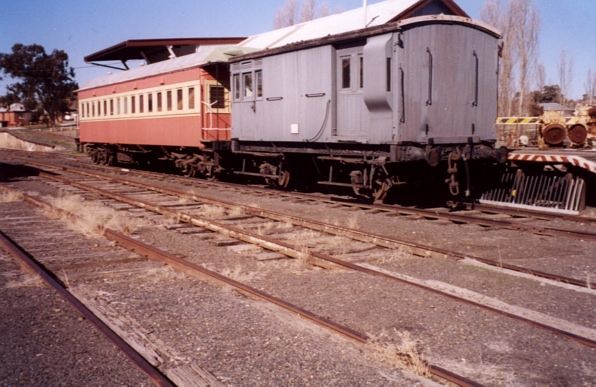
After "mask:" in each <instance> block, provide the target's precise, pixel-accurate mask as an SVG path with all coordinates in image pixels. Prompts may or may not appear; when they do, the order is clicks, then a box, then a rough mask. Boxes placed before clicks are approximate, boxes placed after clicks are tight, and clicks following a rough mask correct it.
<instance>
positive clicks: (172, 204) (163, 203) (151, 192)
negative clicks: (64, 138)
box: [44, 169, 593, 347]
mask: <svg viewBox="0 0 596 387" xmlns="http://www.w3.org/2000/svg"><path fill="white" fill-rule="evenodd" d="M56 172H60V173H62V172H66V170H62V172H61V171H60V170H59V169H58V170H56ZM84 173H85V174H86V175H79V176H78V178H77V177H75V178H76V179H77V180H78V181H80V182H82V183H76V184H92V185H98V186H100V187H102V188H106V189H108V190H109V191H113V192H119V193H120V194H122V195H123V196H129V195H131V196H133V197H134V196H137V195H138V196H141V197H142V198H144V199H143V200H139V198H138V197H137V198H136V199H132V200H134V201H138V202H140V203H143V204H142V208H145V209H149V210H155V209H159V207H163V208H162V209H163V210H165V211H164V213H166V214H167V213H169V216H174V217H175V218H178V219H179V220H182V221H188V222H189V223H190V224H197V223H196V220H197V219H193V218H192V217H185V216H184V214H180V211H179V210H180V209H182V210H184V208H192V207H195V208H196V207H198V206H205V205H209V206H219V207H224V208H227V209H233V208H237V207H238V206H237V205H235V204H234V203H221V202H219V203H216V201H211V202H209V201H208V200H207V199H208V198H201V197H200V195H192V194H191V195H190V196H188V194H187V196H186V197H184V199H186V200H191V199H192V200H193V202H192V203H188V202H187V203H181V202H180V200H179V199H180V197H183V196H181V195H179V192H178V193H176V192H171V191H170V192H168V188H165V187H164V186H160V187H151V186H149V185H143V184H142V183H139V182H137V183H132V182H129V184H124V183H123V182H118V180H119V178H115V177H114V176H103V177H102V176H101V174H98V173H90V172H88V171H84ZM94 175H96V176H94ZM48 176H51V173H50V174H49V175H48ZM75 176H76V175H75ZM100 177H102V179H101V180H98V179H99V178H100ZM44 178H45V175H44ZM54 178H56V179H58V180H59V178H58V177H55V176H54ZM94 181H95V183H94ZM71 183H72V182H71V181H62V182H61V184H64V187H67V185H71ZM120 183H123V184H121V185H119V184H120ZM81 188H82V187H81ZM95 188H96V189H98V188H97V187H95ZM155 188H159V189H161V192H157V193H156V191H158V190H156V189H155ZM93 191H95V189H94V190H93ZM95 194H99V191H95ZM166 195H169V196H170V197H167V196H166ZM91 196H93V195H91ZM104 197H107V196H105V195H104ZM151 199H156V200H155V202H156V203H151V202H153V201H154V200H151ZM125 204H126V206H129V207H132V206H133V203H130V202H125ZM151 206H155V207H156V208H152V207H151ZM250 210H251V209H250V208H243V209H242V211H241V212H236V213H235V214H232V215H230V216H224V219H223V220H224V223H225V222H228V223H232V225H233V226H235V227H236V228H243V229H244V228H245V227H238V225H239V224H238V223H237V222H239V221H247V223H248V224H250V223H253V224H254V223H257V224H258V223H261V224H263V222H262V221H261V222H259V221H257V222H255V219H254V218H255V216H257V215H259V216H265V215H270V216H279V215H283V214H275V213H274V212H270V214H266V213H267V212H268V211H265V210H262V209H257V208H252V211H253V212H252V213H251V212H250ZM231 212H234V211H231ZM219 213H220V214H222V213H221V212H219ZM203 215H204V214H203ZM267 219H268V220H267V221H268V222H269V221H271V218H267ZM199 220H200V219H199ZM221 220H222V219H218V220H216V221H213V222H212V223H217V222H221ZM278 220H279V222H281V223H292V221H293V222H294V223H292V224H295V223H299V222H298V219H293V220H292V219H288V217H279V219H278ZM313 223H316V222H313ZM198 225H199V226H201V227H206V226H207V227H212V226H209V225H206V224H204V223H200V222H199V223H198ZM216 225H217V224H216ZM327 226H330V225H324V224H323V225H318V226H316V227H321V228H322V229H325V228H326V227H327ZM274 228H275V227H271V229H272V230H273V229H274ZM314 228H315V227H314V226H313V227H312V228H310V229H311V230H312V229H314ZM245 229H250V227H246V228H245ZM338 229H341V228H340V227H338ZM338 229H334V228H333V227H331V229H330V231H331V233H334V232H335V233H336V234H334V235H337V236H340V235H341V233H340V230H338ZM253 230H254V229H253ZM232 231H237V230H232ZM240 231H243V230H240ZM244 231H245V230H244ZM348 231H349V230H348ZM224 233H227V232H226V231H224ZM257 234H258V233H257ZM226 235H229V236H232V235H233V234H231V233H227V234H226ZM265 236H267V235H265ZM343 236H344V237H345V235H343ZM264 239H265V241H264V242H260V243H265V244H266V243H271V242H272V241H271V240H270V239H271V238H264ZM360 242H363V241H360ZM389 242H393V243H395V241H389ZM363 243H368V242H363ZM380 243H381V244H383V243H388V242H387V241H385V242H380ZM390 246H392V247H385V248H386V249H390V248H396V245H395V244H393V245H390ZM282 247H284V246H282ZM286 247H288V246H286ZM289 247H291V246H289ZM363 249H364V251H365V252H370V251H372V250H371V249H369V246H363ZM412 249H413V247H412ZM282 250H283V249H282ZM281 253H282V251H281V250H280V254H281ZM301 253H302V255H301ZM418 253H419V254H420V255H421V256H428V254H429V253H428V251H426V252H425V251H422V250H421V251H418ZM291 254H295V258H296V257H297V258H299V259H307V260H312V261H314V262H315V263H317V264H319V265H320V266H323V267H333V266H334V265H337V264H338V262H333V260H331V261H329V260H325V259H321V258H326V256H325V254H321V256H316V254H313V251H311V250H309V251H308V254H307V255H306V257H305V255H304V251H303V250H300V251H295V252H294V253H291ZM431 254H434V256H439V255H438V253H437V252H436V251H435V252H434V253H431ZM332 258H333V257H332ZM339 263H340V265H341V262H339ZM348 263H350V262H348ZM330 264H331V265H330ZM349 266H350V265H348V266H342V267H344V268H350V267H349ZM356 266H361V265H356ZM362 266H363V268H364V269H366V270H365V271H364V272H365V273H368V270H372V271H378V270H377V268H374V267H372V268H370V267H367V265H362ZM368 274H370V273H368ZM395 274H396V273H383V272H380V274H377V273H374V274H373V275H374V276H380V277H381V278H386V277H385V275H388V276H389V277H390V278H389V279H390V280H391V281H395V279H393V278H391V277H394V276H395ZM406 279H407V278H406ZM527 322H529V321H527ZM530 323H531V325H536V324H535V322H530ZM537 326H540V325H539V324H538V325H537ZM547 329H548V328H547ZM549 331H551V332H556V331H552V330H550V329H549ZM558 334H560V335H564V336H567V337H571V338H574V339H575V340H579V342H581V343H582V344H585V345H588V346H590V347H592V346H593V340H591V341H590V339H589V338H588V340H587V341H586V340H585V339H586V337H583V338H581V337H579V338H578V337H574V335H575V333H573V332H572V335H569V334H568V333H565V332H558ZM579 336H581V334H580V335H579ZM588 336H589V333H588Z"/></svg>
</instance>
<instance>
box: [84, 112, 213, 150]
mask: <svg viewBox="0 0 596 387" xmlns="http://www.w3.org/2000/svg"><path fill="white" fill-rule="evenodd" d="M80 139H81V142H97V143H110V144H140V145H169V146H199V145H200V143H201V119H200V117H199V116H188V117H176V118H157V119H155V118H153V119H135V120H113V121H107V120H106V121H93V122H86V123H81V126H80Z"/></svg>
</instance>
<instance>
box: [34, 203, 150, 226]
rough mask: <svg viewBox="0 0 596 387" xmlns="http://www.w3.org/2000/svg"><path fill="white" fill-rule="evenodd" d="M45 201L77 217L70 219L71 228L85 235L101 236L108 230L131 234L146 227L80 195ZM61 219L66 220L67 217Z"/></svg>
mask: <svg viewBox="0 0 596 387" xmlns="http://www.w3.org/2000/svg"><path fill="white" fill-rule="evenodd" d="M45 200H46V201H47V202H49V203H50V204H51V205H52V206H54V207H56V208H59V209H61V210H63V211H65V212H67V213H70V214H73V215H75V218H74V219H71V218H69V219H68V220H69V226H70V227H71V228H72V229H73V230H75V231H79V232H82V233H84V234H85V235H96V234H101V233H102V231H103V230H104V229H106V228H110V229H113V230H116V231H120V232H123V233H127V234H130V233H132V232H134V231H135V230H136V229H138V228H140V227H142V226H145V223H144V222H143V221H141V220H140V219H134V218H131V217H130V216H129V215H127V214H126V213H121V212H118V211H116V210H115V209H113V208H110V207H107V206H104V205H102V204H97V203H94V202H89V201H86V200H85V199H84V198H82V197H81V196H78V195H66V196H60V197H46V198H45ZM61 217H63V218H66V217H67V215H63V216H61Z"/></svg>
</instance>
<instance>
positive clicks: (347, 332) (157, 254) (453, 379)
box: [0, 194, 481, 387]
mask: <svg viewBox="0 0 596 387" xmlns="http://www.w3.org/2000/svg"><path fill="white" fill-rule="evenodd" d="M23 199H24V200H25V201H27V202H29V203H31V204H34V205H36V206H38V207H43V208H49V209H52V210H53V211H56V212H60V213H62V214H63V215H66V216H68V217H69V218H73V217H75V215H74V214H71V213H68V212H66V211H64V210H61V209H57V208H54V207H53V206H52V205H50V204H49V203H47V202H45V201H43V200H40V199H37V198H34V197H32V196H29V195H27V194H23ZM2 235H3V234H2V232H1V231H0V245H1V242H2V238H1V237H2ZM103 235H104V236H105V237H106V238H107V239H109V240H111V241H114V242H116V243H118V244H119V245H121V246H122V247H124V248H126V249H128V250H130V251H133V252H135V253H137V254H139V255H142V256H145V257H147V258H149V259H152V260H154V261H157V262H161V263H166V264H168V265H170V266H172V267H173V268H175V269H177V270H179V271H182V272H184V273H186V274H190V275H192V276H195V277H198V278H199V279H201V280H208V281H215V282H217V283H219V284H223V285H224V286H230V287H232V288H234V289H237V290H238V291H240V292H241V293H243V294H245V295H247V296H249V297H251V298H253V299H257V300H262V301H267V302H270V303H272V304H274V305H277V306H278V307H281V308H282V309H285V310H287V311H289V312H291V313H294V314H296V315H298V316H300V317H302V318H305V319H306V320H309V321H311V322H312V323H314V324H316V325H318V326H321V327H323V328H326V329H328V330H330V331H332V332H334V333H338V334H340V335H341V336H343V337H345V338H348V339H350V340H352V341H354V342H356V343H359V344H368V343H369V337H368V335H366V334H365V333H361V332H358V331H356V330H354V329H351V328H349V327H347V326H344V325H341V324H338V323H335V322H333V321H331V320H329V319H327V318H324V317H321V316H317V315H316V314H314V313H312V312H309V311H307V310H305V309H302V308H300V307H298V306H295V305H293V304H291V303H288V302H285V301H283V300H281V299H279V298H277V297H274V296H271V295H269V294H267V293H265V292H263V291H260V290H258V289H255V288H252V287H250V286H248V285H246V284H243V283H241V282H239V281H236V280H234V279H231V278H228V277H226V276H223V275H221V274H219V273H217V272H214V271H211V270H208V269H206V268H204V267H202V266H200V265H197V264H194V263H192V262H189V261H187V260H185V259H183V258H180V257H177V256H175V255H172V254H169V253H167V252H165V251H163V250H160V249H159V248H157V247H155V246H151V245H148V244H145V243H143V242H140V241H137V240H135V239H133V238H131V237H129V236H127V235H125V234H123V233H120V232H118V231H115V230H111V229H104V230H103ZM48 276H50V277H51V278H53V276H52V274H51V273H49V272H48ZM55 281H57V280H55ZM64 291H65V292H66V293H67V294H68V295H70V297H72V298H74V296H72V295H71V294H70V293H68V291H67V290H65V289H64ZM74 299H75V300H76V301H77V302H78V303H79V304H80V305H81V306H82V307H83V308H85V309H86V310H87V311H88V309H87V308H86V307H85V306H84V305H83V304H81V303H80V301H78V300H77V299H76V298H74ZM88 313H91V312H90V311H88ZM91 314H92V313H91ZM92 315H93V314H92ZM93 316H94V315H93ZM95 319H97V320H99V319H98V318H97V317H95ZM99 322H100V323H102V324H103V322H101V320H99ZM103 325H104V326H105V327H106V329H108V330H109V331H110V332H112V331H111V329H110V328H109V327H107V325H105V324H103ZM112 333H113V332H112ZM113 334H114V335H115V333H113ZM116 337H117V338H118V339H120V338H119V337H118V336H116ZM120 340H122V339H120ZM123 343H124V345H126V346H128V344H126V342H123ZM133 351H134V350H133ZM135 353H136V352H135ZM137 355H138V354H137ZM138 356H140V355H138ZM142 359H143V360H144V358H142ZM150 366H151V365H150ZM151 367H152V366H151ZM428 372H429V373H430V374H431V375H432V377H433V378H434V379H435V380H439V381H445V382H447V383H452V384H455V385H457V386H461V387H477V386H481V384H479V383H477V382H475V381H473V380H471V379H469V378H466V377H464V376H461V375H458V374H456V373H454V372H451V371H449V370H447V369H445V368H442V367H440V366H437V365H433V364H429V365H428ZM162 376H163V375H162ZM164 378H165V376H164ZM166 381H167V382H168V383H170V384H161V383H156V384H158V385H163V386H173V384H172V383H171V382H170V381H169V380H167V379H166Z"/></svg>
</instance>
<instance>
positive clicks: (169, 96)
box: [166, 90, 172, 111]
mask: <svg viewBox="0 0 596 387" xmlns="http://www.w3.org/2000/svg"><path fill="white" fill-rule="evenodd" d="M166 106H167V107H168V111H171V110H172V90H168V91H167V93H166Z"/></svg>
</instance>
